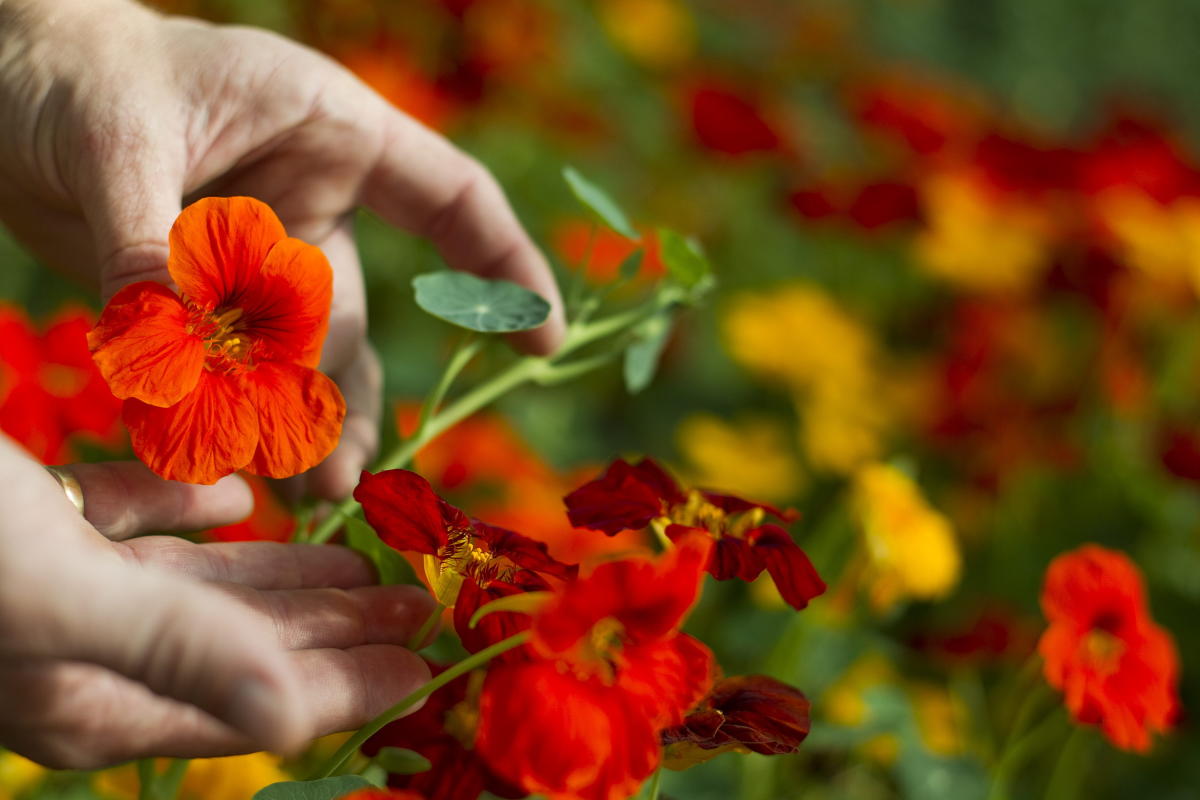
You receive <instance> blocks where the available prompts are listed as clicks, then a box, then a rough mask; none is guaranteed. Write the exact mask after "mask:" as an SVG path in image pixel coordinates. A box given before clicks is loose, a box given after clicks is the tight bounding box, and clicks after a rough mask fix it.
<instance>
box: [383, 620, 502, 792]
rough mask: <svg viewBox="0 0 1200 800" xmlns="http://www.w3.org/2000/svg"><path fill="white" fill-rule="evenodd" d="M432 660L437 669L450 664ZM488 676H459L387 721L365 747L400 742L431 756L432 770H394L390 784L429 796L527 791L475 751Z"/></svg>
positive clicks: (384, 745)
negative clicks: (401, 715) (414, 707)
mask: <svg viewBox="0 0 1200 800" xmlns="http://www.w3.org/2000/svg"><path fill="white" fill-rule="evenodd" d="M492 616H495V615H492ZM429 666H430V672H432V673H433V674H434V675H437V674H439V673H440V672H442V671H443V670H444V669H445V668H444V667H439V666H437V665H435V664H430V665H429ZM482 680H483V673H482V672H472V673H469V674H467V675H463V676H462V677H460V678H455V679H454V680H453V681H451V682H450V683H448V684H446V685H445V686H444V687H442V688H441V689H439V690H438V691H436V692H434V693H433V694H432V695H430V696H429V699H428V700H427V701H426V702H425V705H424V706H422V707H421V708H420V709H419V710H418V711H416V712H415V713H413V714H410V715H409V716H407V717H405V718H404V719H403V720H400V721H398V722H393V723H391V724H389V725H386V726H384V728H383V729H382V730H381V731H379V733H377V734H375V735H374V736H372V737H371V738H370V739H368V740H367V741H366V742H365V743H364V744H363V747H362V751H363V753H365V754H366V755H368V756H372V757H373V756H375V755H376V754H377V753H378V752H379V751H380V750H382V749H383V748H385V747H399V748H402V749H405V750H412V751H413V752H416V753H420V754H421V755H423V756H424V757H425V758H427V759H429V763H430V769H428V770H427V771H425V772H418V773H416V774H413V775H392V776H390V777H389V778H388V786H390V787H392V788H394V789H406V790H409V791H410V792H416V793H419V794H420V796H422V797H424V798H427V800H476V798H478V797H479V795H480V793H481V792H483V791H484V790H485V789H486V790H487V791H488V792H490V793H492V794H494V795H497V796H499V797H506V798H517V797H524V796H525V792H524V790H522V789H520V788H518V787H516V786H513V785H512V784H510V783H508V782H506V781H505V780H503V779H502V778H499V777H497V776H496V775H495V774H494V773H493V772H492V770H491V769H490V768H489V767H488V765H487V764H486V763H485V762H484V761H483V759H481V758H480V757H479V755H478V754H477V753H476V752H475V734H476V731H477V729H478V727H479V693H480V689H481V688H482Z"/></svg>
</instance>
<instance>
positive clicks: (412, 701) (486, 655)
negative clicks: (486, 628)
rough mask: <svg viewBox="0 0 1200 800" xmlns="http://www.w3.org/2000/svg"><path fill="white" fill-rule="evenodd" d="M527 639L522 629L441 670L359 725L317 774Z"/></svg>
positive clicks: (330, 771) (325, 773)
mask: <svg viewBox="0 0 1200 800" xmlns="http://www.w3.org/2000/svg"><path fill="white" fill-rule="evenodd" d="M528 640H529V631H521V632H520V633H516V634H513V635H512V636H510V637H508V638H507V639H503V640H501V641H499V642H496V643H495V644H493V645H491V646H490V647H485V648H484V649H482V650H480V651H479V652H478V653H475V654H473V655H470V656H467V657H466V658H464V659H463V660H462V661H460V662H458V663H457V664H455V665H454V666H452V667H449V668H448V669H446V670H445V671H443V672H440V673H438V674H437V675H435V676H434V677H433V680H431V681H429V683H427V684H425V685H424V686H422V687H421V688H419V689H417V690H416V691H415V692H412V693H411V694H409V695H408V696H407V697H405V698H404V699H403V700H401V701H400V702H399V703H396V705H394V706H392V707H391V708H389V709H388V710H386V711H384V712H383V713H382V714H380V715H379V716H377V717H375V719H373V720H371V721H370V722H368V723H367V724H366V725H364V726H363V727H361V728H359V729H358V731H356V732H355V734H354V735H353V736H351V737H350V738H349V739H347V740H346V741H345V743H343V744H342V746H341V747H339V748H338V750H337V752H336V753H334V754H333V755H332V756H331V757H330V758H329V761H327V762H326V763H325V765H324V766H322V767H321V769H320V771H319V772H318V773H317V777H318V778H328V777H330V776H331V775H335V774H337V772H338V770H340V769H341V767H342V765H344V764H345V763H346V762H347V761H349V760H350V757H351V756H353V755H354V753H355V752H357V750H358V748H359V747H361V746H362V744H363V742H365V741H366V740H367V739H370V738H371V737H372V736H374V735H375V734H376V733H378V732H379V731H380V729H382V728H383V726H384V725H387V724H388V723H389V722H392V721H393V720H395V719H397V718H398V717H399V716H400V715H401V714H403V713H404V712H405V711H407V710H408V709H409V708H411V707H412V706H414V705H416V704H417V703H418V702H420V701H421V700H424V699H425V698H426V697H428V696H429V695H431V694H433V693H434V692H436V691H437V690H438V689H440V688H442V687H443V686H445V685H446V684H448V683H450V682H451V681H453V680H454V679H455V678H457V677H459V676H460V675H466V674H467V673H468V672H470V671H471V670H473V669H475V668H477V667H481V666H483V665H484V664H486V663H488V662H489V661H491V660H492V659H493V658H495V657H496V656H498V655H500V654H501V653H505V652H508V651H509V650H512V649H513V648H515V647H520V646H521V645H523V644H525V642H526V641H528Z"/></svg>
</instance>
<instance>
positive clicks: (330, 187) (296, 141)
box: [0, 0, 564, 499]
mask: <svg viewBox="0 0 1200 800" xmlns="http://www.w3.org/2000/svg"><path fill="white" fill-rule="evenodd" d="M0 118H2V119H4V120H5V125H4V126H3V127H2V128H0V218H2V219H3V220H4V222H5V223H6V224H7V225H8V226H9V227H10V228H12V229H13V230H14V232H15V233H16V235H17V236H18V237H19V238H20V239H21V240H22V241H23V242H24V243H25V244H27V245H28V246H29V247H30V248H32V249H33V250H34V251H35V252H36V253H37V254H38V255H39V257H41V258H42V259H43V260H45V261H46V262H48V263H51V264H54V265H58V266H60V267H63V268H65V269H69V270H74V271H75V272H77V273H81V274H82V275H83V276H84V277H87V278H91V279H93V280H94V281H95V282H96V283H97V285H98V286H99V288H100V291H101V293H102V295H103V296H104V297H105V299H107V298H108V297H111V296H112V295H113V294H114V293H115V292H116V291H117V290H118V289H120V288H121V287H122V286H125V285H126V284H129V283H132V282H134V281H139V280H155V281H160V282H163V283H169V282H170V278H169V276H168V274H167V271H166V255H167V232H168V231H169V230H170V228H171V223H172V222H173V221H174V219H175V217H176V216H177V215H178V213H179V211H180V208H181V205H182V199H183V198H190V199H194V198H196V197H199V196H204V195H250V196H254V197H257V198H259V199H261V200H263V201H265V202H267V203H268V204H270V205H271V206H272V207H273V208H274V209H275V211H276V212H277V213H278V214H279V217H280V218H281V220H282V221H283V223H284V225H285V227H286V228H287V231H288V234H289V235H290V236H294V237H297V238H299V239H303V240H305V241H307V242H310V243H313V244H316V245H319V246H320V247H321V248H322V249H323V250H324V251H325V254H326V255H327V256H328V258H329V260H330V263H331V265H332V267H333V272H334V298H333V308H332V313H331V318H330V324H329V335H328V338H327V340H326V343H325V349H324V352H323V356H322V360H321V369H322V370H323V371H325V372H326V373H328V374H329V375H330V376H331V377H332V378H333V379H334V380H335V381H337V383H338V384H339V386H340V388H341V390H342V393H343V395H344V396H345V399H346V420H345V424H344V427H343V432H342V439H341V442H340V443H339V445H338V447H337V449H336V450H335V451H334V452H333V453H332V454H331V455H330V456H329V457H328V458H327V459H326V460H325V462H324V463H322V464H321V465H319V466H318V467H316V468H314V469H313V470H312V471H311V472H310V473H308V475H307V477H308V478H309V479H310V480H309V485H308V488H309V489H310V490H311V491H313V492H314V493H315V494H317V495H318V496H321V497H325V498H329V499H334V498H340V497H344V496H345V495H347V494H349V493H350V491H351V490H352V489H353V487H354V485H355V483H356V482H357V479H358V475H359V472H360V470H361V469H362V467H363V466H365V465H366V463H367V462H368V461H369V460H370V459H371V458H372V457H373V456H374V452H375V448H376V446H377V441H378V427H379V426H378V422H379V416H380V412H381V407H380V397H379V393H380V389H381V382H382V381H381V374H380V369H379V365H378V362H377V359H376V357H375V355H374V352H373V351H372V349H371V347H370V345H369V344H368V342H367V340H366V337H365V332H366V301H365V297H364V290H363V281H362V274H361V269H360V265H359V261H358V255H357V252H356V250H355V246H354V238H353V230H352V226H353V212H354V210H355V208H357V207H358V206H359V205H360V204H365V205H367V206H369V207H370V208H372V209H373V210H375V211H376V212H378V213H379V214H380V215H381V216H382V217H383V218H384V219H386V220H387V221H389V222H390V223H392V224H394V225H397V226H399V227H401V228H404V229H405V230H408V231H411V232H413V233H416V234H418V235H421V236H425V237H428V238H429V239H431V240H432V241H433V243H434V244H435V245H436V246H437V247H438V249H439V251H440V252H441V254H442V255H443V257H444V258H445V260H446V261H447V263H449V265H450V266H451V267H453V268H456V269H463V270H468V271H471V272H474V273H476V274H480V275H483V276H485V277H490V278H506V279H509V280H512V281H515V282H517V283H520V284H522V285H524V286H526V287H528V288H530V289H532V290H534V291H536V292H538V293H540V294H542V295H543V296H545V297H546V298H548V299H550V300H551V302H552V304H553V306H554V310H553V311H552V314H551V318H550V320H549V321H548V322H547V323H546V324H545V325H544V326H542V327H541V328H539V329H537V330H534V331H529V332H526V333H524V334H519V335H518V336H517V337H515V341H516V344H518V346H520V347H522V348H523V349H526V350H529V351H532V352H539V353H545V352H549V351H551V350H553V349H554V348H555V347H556V346H557V345H558V343H559V342H560V341H561V339H562V334H563V330H564V323H563V314H562V308H561V300H560V298H559V295H558V291H557V288H556V287H555V284H554V280H553V277H552V275H551V273H550V270H549V268H548V267H547V265H546V262H545V259H544V258H543V257H542V256H541V254H540V253H539V252H538V250H537V248H536V247H535V246H534V245H533V244H532V242H531V241H530V240H529V238H528V236H527V235H526V234H525V232H524V231H523V230H522V228H521V226H520V223H519V222H518V221H517V219H516V217H515V216H514V214H513V212H512V210H511V209H510V208H509V206H508V203H507V201H506V200H505V199H504V195H503V193H502V191H501V190H500V188H499V186H498V185H497V184H496V182H495V180H494V179H493V178H492V177H491V175H490V174H489V173H488V172H487V171H486V170H485V169H484V168H482V167H481V166H480V165H479V164H478V163H477V162H475V161H473V160H472V159H470V158H468V157H467V156H465V155H463V154H462V153H461V152H459V151H458V150H456V149H455V148H454V147H453V146H451V145H450V144H449V143H447V142H446V141H445V140H444V139H442V138H441V137H439V136H438V135H436V134H434V133H432V132H431V131H429V130H427V129H426V128H424V127H422V126H421V125H420V124H419V123H417V122H415V121H414V120H412V119H411V118H409V117H408V116H406V115H405V114H403V113H401V112H399V111H397V110H396V109H394V108H392V107H391V106H389V105H388V104H387V103H386V102H384V101H383V100H382V99H381V98H380V97H379V96H377V95H376V94H374V93H373V92H372V91H371V90H369V89H368V88H367V87H366V86H364V85H363V84H362V83H361V82H359V81H358V80H357V79H356V78H355V77H354V76H353V75H351V74H350V73H349V72H347V71H346V70H344V69H343V68H342V67H340V66H339V65H337V64H336V63H334V62H333V61H331V60H329V59H327V58H325V57H324V56H322V55H320V54H318V53H316V52H314V51H312V50H309V49H307V48H304V47H302V46H300V45H297V44H295V43H293V42H290V41H288V40H286V39H283V38H281V37H279V36H276V35H274V34H271V33H268V32H265V31H259V30H254V29H250V28H238V27H222V26H214V25H210V24H207V23H203V22H200V21H197V20H191V19H185V18H178V17H164V16H162V15H160V14H157V13H155V12H153V11H150V10H149V9H146V8H143V7H142V6H139V5H137V4H135V3H132V2H130V0H0Z"/></svg>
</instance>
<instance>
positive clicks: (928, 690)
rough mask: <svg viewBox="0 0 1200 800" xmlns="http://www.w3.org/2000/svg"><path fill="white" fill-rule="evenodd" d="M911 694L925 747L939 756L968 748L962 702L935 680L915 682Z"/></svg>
mask: <svg viewBox="0 0 1200 800" xmlns="http://www.w3.org/2000/svg"><path fill="white" fill-rule="evenodd" d="M908 695H909V699H910V700H911V701H912V706H913V712H914V714H915V715H916V719H917V730H918V732H919V733H920V734H921V743H922V744H924V745H925V749H926V750H928V751H929V752H931V753H933V754H935V755H939V756H957V755H961V754H962V752H963V750H964V749H965V747H966V737H965V733H966V725H967V710H966V707H965V706H964V705H963V703H962V701H961V700H959V699H958V698H957V697H956V696H955V695H953V694H952V693H950V692H949V691H947V690H946V689H945V688H944V687H941V686H938V685H937V684H933V683H914V684H912V685H911V686H909V689H908Z"/></svg>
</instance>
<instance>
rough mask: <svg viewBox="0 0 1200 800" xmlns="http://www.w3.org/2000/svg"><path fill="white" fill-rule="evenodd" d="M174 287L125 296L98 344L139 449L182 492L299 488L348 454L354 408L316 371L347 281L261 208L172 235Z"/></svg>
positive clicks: (254, 205)
mask: <svg viewBox="0 0 1200 800" xmlns="http://www.w3.org/2000/svg"><path fill="white" fill-rule="evenodd" d="M167 269H168V271H169V272H170V274H171V280H172V281H174V282H175V285H176V286H178V287H179V294H176V293H175V292H173V291H172V290H171V289H169V288H167V287H166V286H164V285H162V284H160V283H154V282H152V281H141V282H139V283H134V284H130V285H129V286H126V287H125V288H123V289H121V290H120V291H119V292H117V293H116V295H115V296H113V298H112V300H110V301H109V303H108V306H107V307H106V308H105V309H104V312H103V313H102V314H101V315H100V322H99V323H98V324H97V325H96V327H95V328H94V329H93V330H92V332H91V333H90V334H88V344H89V346H90V347H91V350H92V356H93V357H94V358H95V361H96V364H97V366H99V368H100V372H101V374H102V375H103V376H104V378H105V380H107V381H108V385H109V388H110V389H112V392H113V394H115V395H116V396H117V397H120V398H123V399H125V406H124V411H123V418H124V420H125V424H126V425H127V426H128V428H129V433H130V437H131V439H132V442H133V450H134V452H135V453H136V454H137V455H138V457H139V458H140V459H142V461H144V462H145V463H146V465H147V466H149V467H150V468H151V469H152V470H154V472H156V473H157V474H159V475H161V476H162V477H164V478H168V479H170V480H180V481H187V482H189V483H215V482H216V481H217V480H218V479H219V478H221V477H223V476H225V475H228V474H229V473H231V472H234V471H235V470H239V469H241V470H245V471H247V472H251V473H253V474H255V475H266V476H268V477H272V478H285V477H288V476H291V475H295V474H298V473H300V472H303V471H305V470H307V469H309V468H310V467H313V466H316V465H317V464H319V463H320V462H321V461H322V460H323V459H324V458H325V456H327V455H328V454H329V453H330V451H332V450H333V448H334V446H335V445H336V444H337V441H338V437H339V436H340V434H341V429H342V418H343V417H344V416H345V412H346V407H345V403H344V402H343V401H342V395H341V392H339V391H338V388H337V386H335V385H334V383H333V381H331V380H330V379H329V378H327V377H326V376H324V375H322V374H321V373H320V372H318V371H317V370H316V369H315V367H316V366H317V363H318V362H319V361H320V357H321V346H322V344H323V342H324V339H325V330H326V327H327V325H328V322H329V305H330V301H331V299H332V292H333V273H332V271H331V270H330V268H329V262H328V261H326V259H325V256H324V254H322V253H321V250H320V249H319V248H317V247H314V246H312V245H310V244H306V243H304V242H302V241H300V240H299V239H292V238H289V237H288V236H287V234H286V232H285V231H284V229H283V225H282V224H281V223H280V222H279V219H278V218H277V217H276V216H275V214H274V212H272V211H271V209H270V208H269V207H268V206H267V205H266V204H264V203H262V202H259V201H258V200H254V199H253V198H249V197H230V198H218V197H209V198H205V199H203V200H200V201H198V202H196V203H193V204H192V205H190V206H188V207H187V208H186V209H184V210H183V213H181V214H180V215H179V217H178V219H176V220H175V225H174V226H173V227H172V228H171V235H170V254H169V255H168V257H167Z"/></svg>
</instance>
